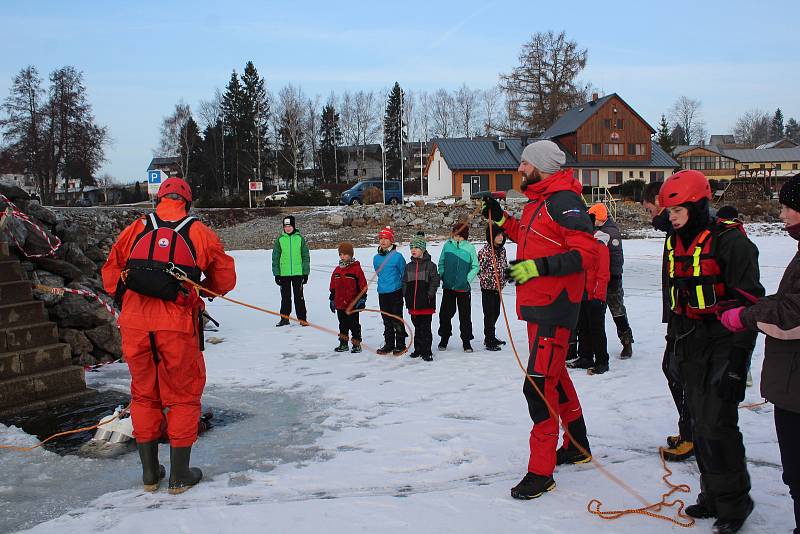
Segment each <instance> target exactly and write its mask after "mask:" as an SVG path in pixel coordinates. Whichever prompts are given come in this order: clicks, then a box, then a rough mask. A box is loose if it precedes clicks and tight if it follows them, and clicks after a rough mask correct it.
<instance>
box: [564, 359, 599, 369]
mask: <svg viewBox="0 0 800 534" xmlns="http://www.w3.org/2000/svg"><path fill="white" fill-rule="evenodd" d="M567 367H569V368H570V369H589V368H590V367H594V361H592V360H590V359H589V358H578V359H577V360H572V361H571V362H567Z"/></svg>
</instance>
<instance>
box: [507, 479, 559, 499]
mask: <svg viewBox="0 0 800 534" xmlns="http://www.w3.org/2000/svg"><path fill="white" fill-rule="evenodd" d="M555 487H556V481H555V480H553V477H547V476H544V475H537V474H534V473H527V474H526V475H525V477H524V478H523V479H522V480H520V481H519V484H517V485H516V486H514V487H513V488H511V496H512V497H514V498H515V499H535V498H537V497H541V495H542V494H543V493H545V492H547V491H553V490H554V489H555Z"/></svg>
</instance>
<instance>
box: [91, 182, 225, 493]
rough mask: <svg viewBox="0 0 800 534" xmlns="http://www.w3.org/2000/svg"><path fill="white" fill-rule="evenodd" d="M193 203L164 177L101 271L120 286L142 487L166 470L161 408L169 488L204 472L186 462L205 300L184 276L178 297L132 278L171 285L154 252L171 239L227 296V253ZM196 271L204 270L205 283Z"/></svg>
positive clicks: (196, 407) (192, 436)
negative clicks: (148, 209) (151, 207)
mask: <svg viewBox="0 0 800 534" xmlns="http://www.w3.org/2000/svg"><path fill="white" fill-rule="evenodd" d="M191 202H192V191H191V189H190V188H189V186H188V184H187V183H186V182H185V181H184V180H182V179H181V178H176V177H173V178H169V179H168V180H166V181H165V182H164V183H163V184H162V185H161V187H160V189H159V191H158V195H157V206H156V211H155V214H150V215H148V216H147V217H143V218H141V219H139V220H137V221H136V222H134V223H133V224H131V225H130V226H128V227H127V228H126V229H125V230H123V231H122V233H121V234H120V235H119V238H118V239H117V242H116V243H114V246H113V248H112V249H111V253H110V254H109V256H108V260H106V263H105V265H104V266H103V269H102V275H103V285H104V286H105V290H106V291H107V292H108V293H109V294H111V295H116V296H117V297H120V292H124V293H123V295H122V313H121V314H120V317H119V327H120V333H121V335H122V353H123V356H124V358H125V361H126V362H127V363H128V368H129V369H130V373H131V418H132V419H133V429H134V436H135V438H136V443H137V448H138V449H139V456H140V458H141V460H142V481H143V483H144V487H145V490H146V491H155V490H157V489H158V486H159V481H160V479H161V478H163V477H164V476H165V470H164V468H163V466H160V465H159V463H158V439H159V436H161V432H162V424H163V422H164V417H165V416H164V410H165V409H166V410H167V413H166V425H167V435H168V437H169V441H170V480H169V492H170V493H172V494H176V493H182V492H184V491H186V490H187V489H188V488H190V487H192V486H194V485H195V484H197V483H198V482H199V481H200V479H201V478H202V472H201V471H200V470H199V469H197V468H190V467H189V457H190V454H191V448H192V444H193V443H194V442H195V441H196V440H197V421H198V419H199V417H200V397H201V395H202V393H203V388H204V387H205V381H206V371H205V363H204V361H203V354H202V352H201V348H200V347H201V340H202V335H203V333H202V329H201V326H200V324H201V323H200V314H201V313H202V311H203V303H202V301H201V300H200V298H199V296H198V292H197V290H195V289H194V288H193V287H191V286H190V285H189V284H187V283H185V282H183V283H181V284H179V285H175V288H176V289H179V296H178V298H177V299H174V298H173V299H169V298H166V299H165V297H163V296H161V297H154V296H148V295H146V294H142V292H141V291H145V290H144V289H139V286H138V285H135V284H133V282H134V278H137V277H138V279H139V280H140V281H141V280H142V279H144V280H145V281H147V280H159V281H160V282H164V280H163V279H164V278H166V282H167V283H172V284H174V283H175V281H176V280H175V279H174V278H172V277H171V276H170V275H168V274H165V273H166V269H164V265H165V264H164V263H163V262H162V263H158V262H157V261H155V260H154V258H153V256H154V254H158V253H159V250H161V251H163V250H172V251H173V252H170V254H172V253H174V250H175V248H176V247H175V246H172V248H171V249H170V247H169V246H168V245H169V244H170V243H171V241H173V240H174V241H175V242H176V243H178V242H179V243H181V244H182V246H183V247H184V249H185V251H186V252H184V253H183V256H182V257H183V258H184V260H186V258H188V260H187V261H182V262H180V265H181V266H182V267H183V269H185V270H187V271H191V272H196V273H197V275H196V277H195V278H196V281H197V282H199V283H200V285H202V286H203V287H205V288H207V289H209V290H211V291H214V292H215V293H218V294H225V293H227V292H228V291H230V290H231V289H233V287H234V286H235V285H236V271H235V269H234V262H233V258H231V257H230V256H228V255H227V254H226V253H225V250H224V249H223V247H222V243H220V240H219V238H218V237H217V235H216V234H215V233H214V232H213V231H212V230H211V229H209V228H208V227H207V226H205V225H204V224H203V223H201V222H200V221H199V220H197V219H195V218H194V217H189V216H188V210H189V207H190V206H191ZM154 226H155V230H154ZM157 232H158V233H157ZM162 232H166V234H164V233H162ZM173 237H174V239H172V238H173ZM181 237H182V239H181ZM148 239H154V240H155V241H154V244H153V245H147V246H146V247H144V248H145V249H147V248H148V247H149V254H150V256H151V257H150V259H149V260H148V259H145V260H137V261H139V262H142V261H145V262H148V261H149V262H150V263H148V264H147V266H146V267H145V268H142V269H138V270H137V268H136V262H135V261H134V259H133V258H134V256H136V254H137V252H136V251H137V250H139V249H141V248H142V247H137V246H136V245H137V244H138V243H140V242H146V241H147V240H148ZM156 243H157V244H158V247H155V244H156ZM154 249H155V253H154ZM188 252H191V255H188ZM171 257H172V256H170V258H171ZM175 263H176V264H178V263H179V262H178V261H177V260H176V261H175ZM187 263H189V264H190V265H186V264H187ZM191 263H194V265H191ZM134 271H135V272H134ZM200 273H202V274H204V275H205V278H204V279H203V280H202V282H201V281H200ZM134 274H135V276H134ZM159 277H161V278H159ZM156 285H158V284H156ZM134 288H136V289H137V290H135V289H134ZM145 292H147V291H145Z"/></svg>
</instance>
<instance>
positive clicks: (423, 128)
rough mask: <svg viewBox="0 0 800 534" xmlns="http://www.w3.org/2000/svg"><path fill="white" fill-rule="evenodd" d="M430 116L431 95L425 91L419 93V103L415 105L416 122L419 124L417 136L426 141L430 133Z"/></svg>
mask: <svg viewBox="0 0 800 534" xmlns="http://www.w3.org/2000/svg"><path fill="white" fill-rule="evenodd" d="M430 118H431V97H430V95H429V94H428V92H427V91H421V92H420V93H419V105H418V106H417V123H418V124H419V137H420V139H422V140H423V141H428V139H429V135H430V131H431V130H430V124H431V121H430Z"/></svg>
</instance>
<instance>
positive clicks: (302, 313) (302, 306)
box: [272, 215, 311, 326]
mask: <svg viewBox="0 0 800 534" xmlns="http://www.w3.org/2000/svg"><path fill="white" fill-rule="evenodd" d="M310 272H311V256H310V255H309V253H308V245H307V244H306V238H305V237H303V235H302V234H301V233H300V232H299V231H297V225H296V224H295V219H294V216H293V215H289V216H287V217H284V218H283V232H281V235H279V236H278V238H277V239H275V244H274V245H273V246H272V275H273V276H274V277H275V283H276V284H278V286H280V288H281V315H283V317H281V320H280V321H278V324H276V325H275V326H286V325H288V324H289V319H287V318H286V316H288V315H291V313H292V294H293V293H294V307H295V312H296V313H297V318H298V319H299V320H300V324H301V325H303V326H308V323H307V322H306V319H307V317H306V299H305V297H304V296H303V286H304V285H305V284H306V283H308V273H310Z"/></svg>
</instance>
